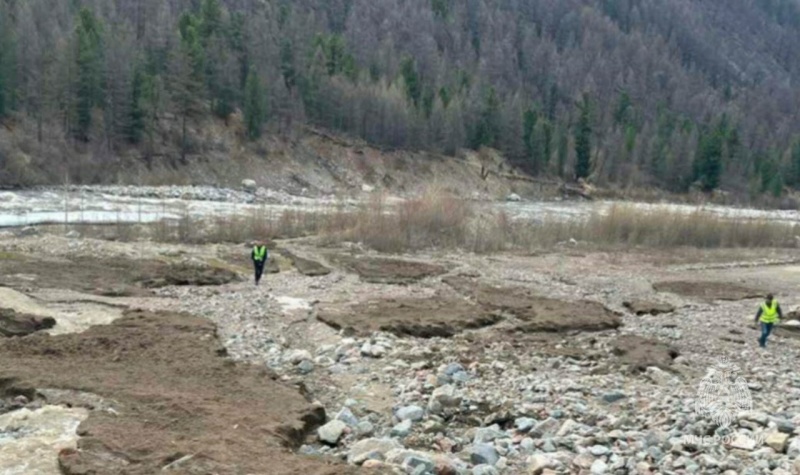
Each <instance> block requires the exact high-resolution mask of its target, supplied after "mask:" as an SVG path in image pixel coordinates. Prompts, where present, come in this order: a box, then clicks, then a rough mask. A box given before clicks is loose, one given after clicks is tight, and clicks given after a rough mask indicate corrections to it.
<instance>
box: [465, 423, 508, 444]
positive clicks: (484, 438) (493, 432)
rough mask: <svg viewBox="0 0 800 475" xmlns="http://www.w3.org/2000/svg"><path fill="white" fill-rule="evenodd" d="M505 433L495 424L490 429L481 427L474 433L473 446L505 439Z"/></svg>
mask: <svg viewBox="0 0 800 475" xmlns="http://www.w3.org/2000/svg"><path fill="white" fill-rule="evenodd" d="M505 435H506V434H505V432H502V431H501V430H500V426H498V425H497V424H495V425H493V426H491V427H482V428H480V429H478V430H476V431H475V437H474V438H473V439H472V442H473V443H475V444H485V443H487V442H492V441H493V440H495V439H500V438H502V437H505Z"/></svg>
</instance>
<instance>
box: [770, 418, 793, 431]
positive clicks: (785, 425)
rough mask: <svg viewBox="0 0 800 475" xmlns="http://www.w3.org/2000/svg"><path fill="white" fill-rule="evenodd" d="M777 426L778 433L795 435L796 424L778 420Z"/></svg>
mask: <svg viewBox="0 0 800 475" xmlns="http://www.w3.org/2000/svg"><path fill="white" fill-rule="evenodd" d="M775 424H776V425H777V427H778V432H783V433H784V434H793V433H794V431H795V428H796V426H795V425H794V423H793V422H792V421H790V420H788V419H776V420H775Z"/></svg>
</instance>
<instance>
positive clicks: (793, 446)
mask: <svg viewBox="0 0 800 475" xmlns="http://www.w3.org/2000/svg"><path fill="white" fill-rule="evenodd" d="M786 455H788V456H789V458H790V459H795V458H798V457H800V437H795V438H794V440H792V441H791V442H790V443H789V447H788V448H787V449H786Z"/></svg>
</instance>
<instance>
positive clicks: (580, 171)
mask: <svg viewBox="0 0 800 475" xmlns="http://www.w3.org/2000/svg"><path fill="white" fill-rule="evenodd" d="M578 113H579V117H578V125H577V127H576V130H575V178H577V179H580V178H588V177H589V174H590V173H591V171H592V104H591V101H590V99H589V96H588V95H586V94H584V96H583V101H582V102H581V103H579V104H578Z"/></svg>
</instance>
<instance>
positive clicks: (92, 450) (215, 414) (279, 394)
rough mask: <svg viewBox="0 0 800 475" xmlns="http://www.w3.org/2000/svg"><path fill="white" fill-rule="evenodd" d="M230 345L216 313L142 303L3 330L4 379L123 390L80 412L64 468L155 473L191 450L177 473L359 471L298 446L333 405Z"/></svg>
mask: <svg viewBox="0 0 800 475" xmlns="http://www.w3.org/2000/svg"><path fill="white" fill-rule="evenodd" d="M224 355H225V350H224V349H223V348H222V347H221V346H220V345H219V343H218V341H217V339H216V329H215V327H214V326H213V325H212V324H211V323H209V322H208V321H206V320H203V319H199V318H196V317H192V316H189V315H185V314H174V313H148V312H144V311H133V312H129V313H128V314H126V316H125V317H123V318H122V319H121V320H118V321H116V322H114V323H113V324H111V325H106V326H95V327H92V328H91V329H89V330H88V331H86V332H85V333H81V334H72V335H62V336H57V337H50V336H47V335H39V334H35V335H32V336H30V337H27V338H21V339H6V340H2V341H0V381H4V382H5V383H4V384H3V388H2V389H3V392H4V393H5V395H6V396H13V395H15V394H26V395H27V396H31V395H32V393H33V391H32V389H33V388H55V389H65V390H77V391H83V392H87V393H92V394H96V395H98V396H100V397H102V398H108V399H110V400H113V401H114V410H113V411H100V410H95V411H92V412H91V415H90V416H89V418H88V419H87V420H86V421H85V422H84V423H83V424H81V426H80V428H79V430H78V432H79V435H81V439H80V442H79V446H78V450H77V451H65V452H62V453H61V454H60V456H59V463H60V467H61V470H62V471H63V473H65V474H75V475H77V474H108V473H115V474H152V473H156V472H159V471H161V470H162V468H163V467H164V466H166V465H168V464H170V463H172V462H175V461H177V460H180V459H183V458H184V457H187V456H191V457H190V458H188V459H185V460H184V461H182V462H181V463H180V464H179V467H177V470H178V473H186V474H207V473H220V474H239V473H254V474H255V473H260V474H286V475H288V474H297V473H306V474H340V473H354V469H351V468H347V467H344V466H340V465H334V464H331V463H328V462H325V461H322V460H315V459H308V458H302V457H299V456H296V455H294V454H292V453H291V452H290V451H289V449H290V448H295V447H297V446H298V445H299V444H301V443H302V442H303V441H304V439H305V437H306V435H307V434H308V433H309V432H310V431H312V430H313V429H314V428H315V427H317V426H318V425H320V424H322V423H324V421H325V412H324V410H323V409H321V408H319V407H316V406H313V405H312V404H311V403H309V402H308V401H307V400H306V399H305V398H304V397H303V396H302V395H301V393H300V392H299V391H298V390H297V389H296V388H292V387H288V386H286V385H284V384H282V383H280V382H278V381H276V380H275V378H276V377H275V375H274V374H272V373H271V372H269V371H268V370H266V369H265V368H263V367H255V366H250V365H245V364H237V363H234V362H232V361H230V360H229V359H227V358H225V357H224ZM61 394H64V393H61ZM67 394H68V393H67ZM62 399H63V395H62ZM60 402H61V403H64V401H63V400H61V401H60ZM76 404H80V401H76Z"/></svg>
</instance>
